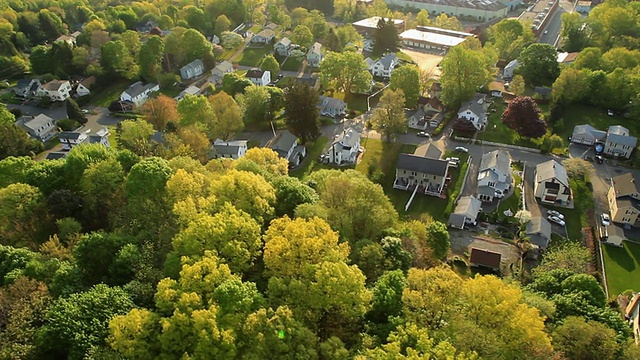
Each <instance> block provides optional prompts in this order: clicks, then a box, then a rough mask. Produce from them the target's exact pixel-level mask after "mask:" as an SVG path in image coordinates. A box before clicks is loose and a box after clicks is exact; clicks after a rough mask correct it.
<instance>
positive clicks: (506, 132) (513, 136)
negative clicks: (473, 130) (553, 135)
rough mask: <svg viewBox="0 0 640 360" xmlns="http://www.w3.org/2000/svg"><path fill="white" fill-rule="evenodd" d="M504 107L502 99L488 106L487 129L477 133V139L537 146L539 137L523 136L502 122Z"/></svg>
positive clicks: (540, 142)
mask: <svg viewBox="0 0 640 360" xmlns="http://www.w3.org/2000/svg"><path fill="white" fill-rule="evenodd" d="M505 108H506V104H505V103H504V102H503V101H502V100H500V99H496V100H495V102H494V103H493V104H492V105H491V106H490V107H489V123H488V124H487V129H486V130H485V131H483V132H482V133H481V134H478V139H482V140H486V141H492V142H496V143H503V144H512V145H518V146H524V147H530V148H538V147H539V146H540V145H541V144H542V139H541V138H540V139H529V138H524V137H522V136H520V135H518V133H516V132H515V131H514V130H512V129H511V128H509V127H508V126H507V125H505V124H503V123H502V120H501V117H502V113H503V112H504V109H505ZM494 110H495V111H494Z"/></svg>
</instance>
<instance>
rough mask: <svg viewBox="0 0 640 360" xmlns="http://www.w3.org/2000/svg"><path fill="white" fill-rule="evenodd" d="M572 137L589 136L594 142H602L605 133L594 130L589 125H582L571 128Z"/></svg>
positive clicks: (605, 135)
mask: <svg viewBox="0 0 640 360" xmlns="http://www.w3.org/2000/svg"><path fill="white" fill-rule="evenodd" d="M572 136H573V137H576V136H581V137H584V136H589V137H591V138H593V139H594V140H604V139H605V138H606V137H607V133H606V132H604V131H602V130H598V129H596V128H594V127H593V126H591V125H589V124H583V125H576V126H575V127H574V128H573V135H572Z"/></svg>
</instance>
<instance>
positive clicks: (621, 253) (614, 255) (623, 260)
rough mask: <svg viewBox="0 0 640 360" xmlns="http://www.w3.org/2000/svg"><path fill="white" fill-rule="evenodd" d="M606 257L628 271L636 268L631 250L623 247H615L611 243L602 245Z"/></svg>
mask: <svg viewBox="0 0 640 360" xmlns="http://www.w3.org/2000/svg"><path fill="white" fill-rule="evenodd" d="M603 248H604V253H605V254H606V257H608V258H610V259H611V260H613V261H614V262H615V264H616V265H617V266H619V267H621V268H623V269H625V270H627V271H629V272H631V271H633V270H634V269H635V268H636V264H635V263H636V262H635V261H634V260H633V258H632V257H631V252H630V251H629V249H627V247H626V246H624V247H621V248H620V247H617V246H612V245H605V246H603Z"/></svg>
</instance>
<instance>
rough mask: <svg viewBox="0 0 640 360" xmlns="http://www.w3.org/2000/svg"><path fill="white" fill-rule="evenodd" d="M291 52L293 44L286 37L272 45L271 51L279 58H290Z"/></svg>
mask: <svg viewBox="0 0 640 360" xmlns="http://www.w3.org/2000/svg"><path fill="white" fill-rule="evenodd" d="M291 50H293V43H292V42H291V39H289V38H288V37H286V36H285V37H283V38H282V39H280V41H278V42H277V43H276V44H275V45H273V51H275V52H276V53H278V55H280V56H290V55H291Z"/></svg>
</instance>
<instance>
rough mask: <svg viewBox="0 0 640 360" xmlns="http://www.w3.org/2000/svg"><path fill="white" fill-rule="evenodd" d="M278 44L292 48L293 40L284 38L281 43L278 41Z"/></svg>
mask: <svg viewBox="0 0 640 360" xmlns="http://www.w3.org/2000/svg"><path fill="white" fill-rule="evenodd" d="M276 44H282V45H284V46H290V45H291V39H289V38H288V37H286V36H285V37H283V38H282V39H280V41H278V42H277V43H276Z"/></svg>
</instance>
